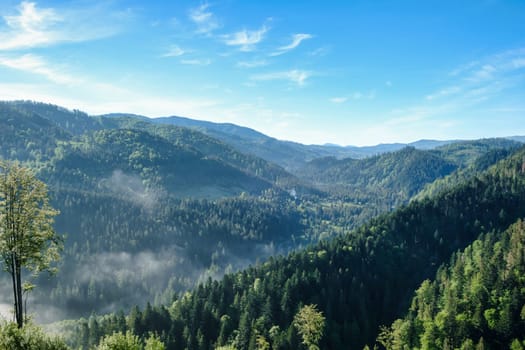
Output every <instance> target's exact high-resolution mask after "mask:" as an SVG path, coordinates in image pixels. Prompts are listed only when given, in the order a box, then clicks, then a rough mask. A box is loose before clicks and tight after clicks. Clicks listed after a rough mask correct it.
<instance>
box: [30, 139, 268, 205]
mask: <svg viewBox="0 0 525 350" xmlns="http://www.w3.org/2000/svg"><path fill="white" fill-rule="evenodd" d="M55 153H56V155H55V157H53V159H52V160H51V161H50V162H49V163H48V164H46V165H45V167H44V168H43V169H42V170H41V175H40V176H41V177H42V178H43V179H45V181H46V182H47V183H49V184H52V185H53V186H56V187H59V188H60V187H68V188H76V189H83V190H88V191H89V190H91V191H93V190H97V189H102V190H105V191H110V192H111V191H113V190H114V189H115V188H116V187H115V184H114V182H115V181H113V180H114V179H113V177H114V176H116V175H115V174H121V176H120V179H119V181H125V179H127V178H129V179H130V180H129V181H131V179H135V181H137V182H139V183H140V184H142V185H143V186H144V187H145V189H146V190H155V191H167V192H169V193H170V194H172V195H175V196H179V197H194V198H200V197H211V198H217V197H223V196H229V195H238V194H240V193H241V192H248V193H261V192H262V191H263V190H266V189H269V188H270V187H272V185H271V183H269V182H266V181H264V180H262V179H260V178H257V177H252V176H250V175H248V174H246V173H244V172H242V171H241V170H239V169H237V168H234V167H232V166H230V165H228V164H225V163H223V162H220V161H218V160H215V159H212V158H207V157H206V156H205V155H204V154H202V153H200V152H197V151H194V150H191V149H187V148H184V147H182V146H179V145H176V144H174V143H171V142H169V141H168V140H166V139H165V138H162V137H159V136H154V135H152V134H150V133H147V132H144V131H138V130H130V129H116V130H101V131H96V132H94V133H90V134H84V135H83V136H81V137H79V138H76V139H74V141H73V142H71V143H68V144H62V145H60V146H59V147H58V148H57V150H56V151H55ZM127 186H130V185H129V184H128V185H127Z"/></svg>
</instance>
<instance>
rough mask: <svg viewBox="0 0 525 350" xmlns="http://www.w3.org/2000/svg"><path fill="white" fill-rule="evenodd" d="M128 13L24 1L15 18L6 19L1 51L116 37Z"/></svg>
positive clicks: (0, 45) (101, 6)
mask: <svg viewBox="0 0 525 350" xmlns="http://www.w3.org/2000/svg"><path fill="white" fill-rule="evenodd" d="M129 18H130V15H129V13H123V12H122V11H121V12H112V11H110V10H109V9H108V8H105V7H103V5H100V6H98V7H97V6H94V7H92V8H77V9H74V10H71V9H60V10H59V9H54V8H39V7H37V4H36V3H34V2H28V1H23V2H21V3H20V5H19V6H18V7H17V10H16V14H12V15H6V16H3V20H4V22H5V24H6V26H5V28H4V29H3V30H1V31H0V50H3V51H6V50H18V49H27V48H32V47H41V46H50V45H54V44H59V43H64V42H81V41H87V40H93V39H98V38H102V37H107V36H111V35H113V34H115V33H116V32H117V31H118V30H119V25H120V24H121V23H122V22H124V21H127V20H129Z"/></svg>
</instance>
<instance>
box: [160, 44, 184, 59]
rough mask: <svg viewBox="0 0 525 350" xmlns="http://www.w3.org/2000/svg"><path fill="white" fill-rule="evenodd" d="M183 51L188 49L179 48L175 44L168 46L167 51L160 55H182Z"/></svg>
mask: <svg viewBox="0 0 525 350" xmlns="http://www.w3.org/2000/svg"><path fill="white" fill-rule="evenodd" d="M185 53H188V51H186V50H183V49H181V48H180V47H179V46H177V45H172V46H170V48H169V49H168V51H167V52H166V53H164V54H163V55H162V57H179V56H182V55H184V54H185Z"/></svg>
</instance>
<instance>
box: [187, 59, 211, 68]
mask: <svg viewBox="0 0 525 350" xmlns="http://www.w3.org/2000/svg"><path fill="white" fill-rule="evenodd" d="M211 62H212V61H211V60H210V59H209V58H208V59H187V60H180V63H182V64H187V65H192V66H208V65H210V64H211Z"/></svg>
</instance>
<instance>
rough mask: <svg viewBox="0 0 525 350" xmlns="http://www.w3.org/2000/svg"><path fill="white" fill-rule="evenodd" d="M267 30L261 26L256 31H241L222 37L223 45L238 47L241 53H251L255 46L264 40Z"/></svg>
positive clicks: (264, 26)
mask: <svg viewBox="0 0 525 350" xmlns="http://www.w3.org/2000/svg"><path fill="white" fill-rule="evenodd" d="M268 30H269V28H268V27H267V26H266V25H263V26H262V27H261V28H260V29H258V30H246V29H244V30H241V31H238V32H235V33H231V34H226V35H223V39H224V43H225V44H226V45H228V46H239V49H240V50H241V51H253V50H254V48H255V45H257V44H258V43H260V42H261V41H262V40H263V39H264V35H265V34H266V33H267V32H268Z"/></svg>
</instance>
